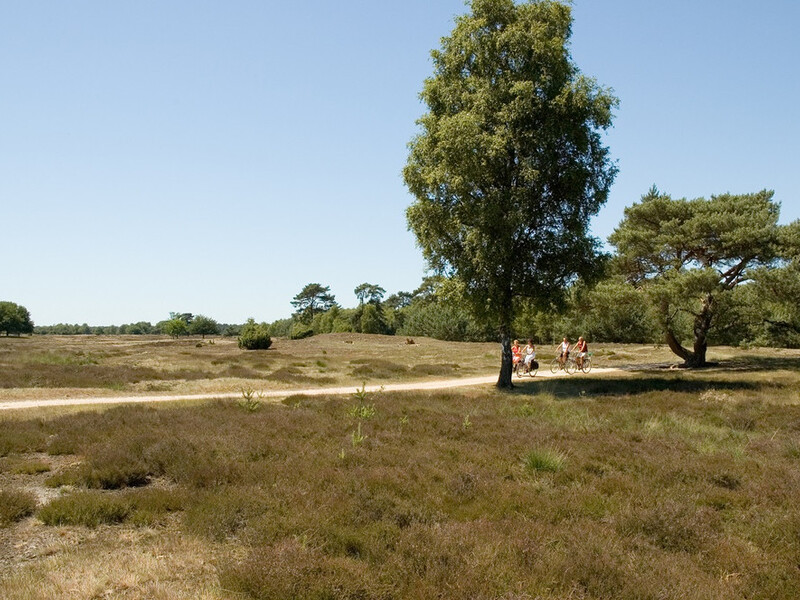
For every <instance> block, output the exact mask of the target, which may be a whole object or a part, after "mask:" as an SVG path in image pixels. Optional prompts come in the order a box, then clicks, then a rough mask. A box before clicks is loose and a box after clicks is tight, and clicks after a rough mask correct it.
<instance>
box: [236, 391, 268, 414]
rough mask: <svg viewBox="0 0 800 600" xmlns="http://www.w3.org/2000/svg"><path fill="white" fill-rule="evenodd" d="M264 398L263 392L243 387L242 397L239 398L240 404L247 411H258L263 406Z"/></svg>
mask: <svg viewBox="0 0 800 600" xmlns="http://www.w3.org/2000/svg"><path fill="white" fill-rule="evenodd" d="M262 400H263V397H262V394H256V392H255V390H252V389H243V390H242V397H241V399H240V400H239V406H241V407H242V408H243V409H244V411H245V412H256V411H257V410H259V409H260V408H261V406H262V403H261V402H262Z"/></svg>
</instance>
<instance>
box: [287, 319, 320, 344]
mask: <svg viewBox="0 0 800 600" xmlns="http://www.w3.org/2000/svg"><path fill="white" fill-rule="evenodd" d="M312 335H314V330H313V329H312V328H311V327H310V326H309V325H306V324H305V323H303V322H301V321H298V322H296V323H295V324H294V325H292V333H291V335H290V337H291V338H292V339H293V340H302V339H304V338H307V337H311V336H312Z"/></svg>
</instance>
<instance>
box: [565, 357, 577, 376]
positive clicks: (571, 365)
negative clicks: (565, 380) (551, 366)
mask: <svg viewBox="0 0 800 600" xmlns="http://www.w3.org/2000/svg"><path fill="white" fill-rule="evenodd" d="M577 368H578V365H577V364H576V363H575V359H574V358H568V359H567V361H566V362H565V363H564V370H565V371H566V372H567V373H568V374H570V375H572V374H573V373H574V372H575V369H577Z"/></svg>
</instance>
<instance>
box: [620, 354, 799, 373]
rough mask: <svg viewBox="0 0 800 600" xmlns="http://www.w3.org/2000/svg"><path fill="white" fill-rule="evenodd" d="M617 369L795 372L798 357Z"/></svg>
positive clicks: (727, 360)
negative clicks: (697, 365)
mask: <svg viewBox="0 0 800 600" xmlns="http://www.w3.org/2000/svg"><path fill="white" fill-rule="evenodd" d="M617 368H619V369H622V370H624V371H630V372H634V373H636V372H645V373H647V372H661V373H663V372H666V371H670V372H678V373H704V372H709V371H713V372H726V371H730V372H742V371H775V370H795V371H800V356H780V355H778V354H775V355H773V356H757V355H750V356H740V357H737V358H729V359H725V360H720V361H711V362H709V363H708V365H707V366H705V367H695V368H685V367H683V366H681V365H678V364H676V363H645V364H631V365H619V366H618V367H617Z"/></svg>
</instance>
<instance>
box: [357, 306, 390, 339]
mask: <svg viewBox="0 0 800 600" xmlns="http://www.w3.org/2000/svg"><path fill="white" fill-rule="evenodd" d="M360 309H361V318H360V319H359V330H360V331H361V333H381V334H387V333H389V328H388V326H387V325H386V319H385V318H384V316H383V310H382V309H381V307H380V305H375V304H364V305H363V306H361V307H360Z"/></svg>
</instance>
